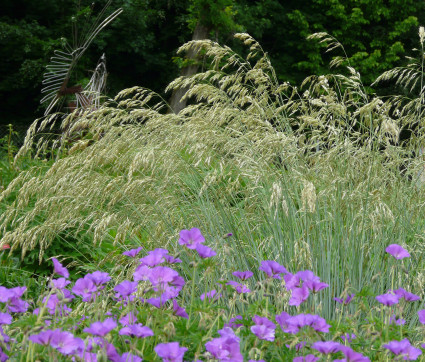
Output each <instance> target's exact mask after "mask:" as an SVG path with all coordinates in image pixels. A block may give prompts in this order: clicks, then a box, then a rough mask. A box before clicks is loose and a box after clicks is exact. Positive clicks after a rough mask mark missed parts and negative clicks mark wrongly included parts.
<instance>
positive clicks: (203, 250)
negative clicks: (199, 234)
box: [196, 244, 217, 259]
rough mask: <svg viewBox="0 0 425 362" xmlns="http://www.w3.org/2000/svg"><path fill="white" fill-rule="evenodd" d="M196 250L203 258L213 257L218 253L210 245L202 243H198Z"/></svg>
mask: <svg viewBox="0 0 425 362" xmlns="http://www.w3.org/2000/svg"><path fill="white" fill-rule="evenodd" d="M196 251H197V252H198V254H199V256H200V257H201V258H202V259H206V258H211V257H213V256H215V255H217V253H216V252H215V251H214V250H212V249H211V248H210V247H208V246H206V245H202V244H198V245H196Z"/></svg>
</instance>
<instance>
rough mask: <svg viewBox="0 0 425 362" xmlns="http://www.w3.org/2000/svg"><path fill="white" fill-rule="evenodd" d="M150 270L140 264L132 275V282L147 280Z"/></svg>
mask: <svg viewBox="0 0 425 362" xmlns="http://www.w3.org/2000/svg"><path fill="white" fill-rule="evenodd" d="M151 270H152V269H151V268H149V267H148V266H146V265H143V264H140V265H139V266H138V267H137V268H136V270H135V271H134V273H133V279H134V281H136V282H137V281H140V280H149V275H150V273H151Z"/></svg>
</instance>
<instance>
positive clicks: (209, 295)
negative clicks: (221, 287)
mask: <svg viewBox="0 0 425 362" xmlns="http://www.w3.org/2000/svg"><path fill="white" fill-rule="evenodd" d="M220 297H221V294H217V291H216V290H215V289H213V290H211V291H209V292H206V293H203V294H201V300H204V299H205V298H207V299H210V300H217V299H218V298H220Z"/></svg>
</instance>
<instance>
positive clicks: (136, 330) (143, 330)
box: [119, 323, 153, 338]
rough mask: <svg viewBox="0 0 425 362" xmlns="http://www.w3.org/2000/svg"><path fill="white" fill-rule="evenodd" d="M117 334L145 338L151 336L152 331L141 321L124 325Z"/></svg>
mask: <svg viewBox="0 0 425 362" xmlns="http://www.w3.org/2000/svg"><path fill="white" fill-rule="evenodd" d="M119 334H120V335H121V336H130V337H137V338H146V337H150V336H153V331H152V329H150V328H149V327H146V326H144V325H143V324H141V323H136V324H131V325H129V326H127V327H124V328H122V329H121V330H120V332H119Z"/></svg>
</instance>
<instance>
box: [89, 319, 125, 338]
mask: <svg viewBox="0 0 425 362" xmlns="http://www.w3.org/2000/svg"><path fill="white" fill-rule="evenodd" d="M116 326H117V323H116V322H115V321H114V320H113V319H112V318H107V319H105V320H104V321H103V322H94V323H92V324H91V326H90V327H88V328H84V330H83V332H86V333H90V334H92V335H94V336H99V337H104V336H105V335H107V334H108V333H109V332H110V331H112V330H113V329H114V328H115V327H116Z"/></svg>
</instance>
